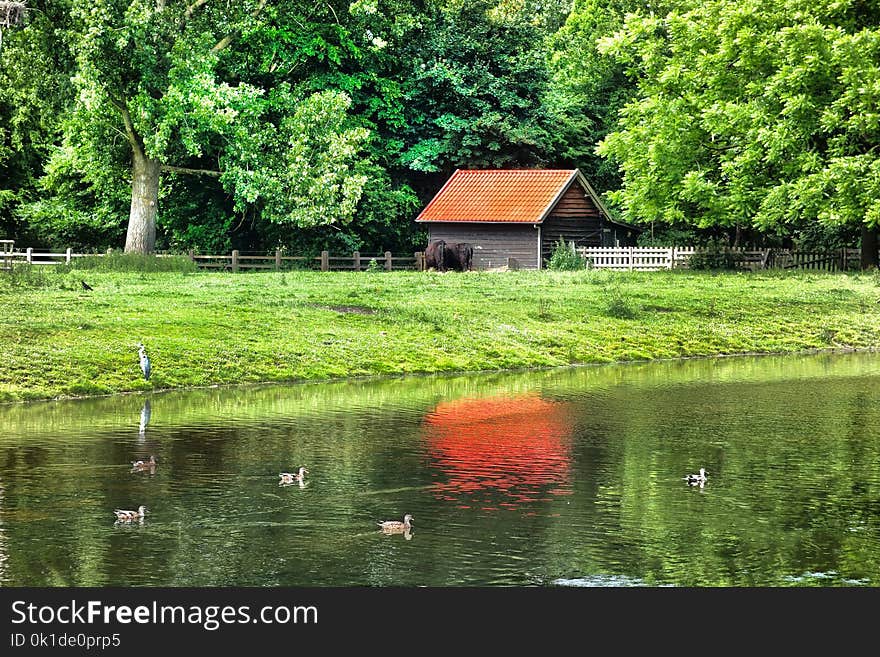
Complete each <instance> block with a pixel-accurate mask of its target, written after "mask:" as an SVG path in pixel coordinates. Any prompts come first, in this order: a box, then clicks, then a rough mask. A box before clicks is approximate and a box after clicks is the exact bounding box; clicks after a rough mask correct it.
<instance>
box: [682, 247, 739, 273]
mask: <svg viewBox="0 0 880 657" xmlns="http://www.w3.org/2000/svg"><path fill="white" fill-rule="evenodd" d="M742 261H743V254H742V253H739V252H738V251H732V250H730V249H729V248H728V247H726V246H724V245H722V244H720V243H718V242H710V243H709V245H708V246H706V247H705V248H702V249H698V250H697V251H696V252H695V253H694V254H693V255H692V256H691V257H690V258H688V268H689V269H737V268H738V267H739V266H740V264H741V263H742Z"/></svg>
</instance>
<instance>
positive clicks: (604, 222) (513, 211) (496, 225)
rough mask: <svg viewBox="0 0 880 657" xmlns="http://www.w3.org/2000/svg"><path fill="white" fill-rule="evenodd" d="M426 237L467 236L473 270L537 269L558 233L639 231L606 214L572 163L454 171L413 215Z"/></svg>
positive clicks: (622, 240) (626, 235)
mask: <svg viewBox="0 0 880 657" xmlns="http://www.w3.org/2000/svg"><path fill="white" fill-rule="evenodd" d="M416 222H418V223H421V224H424V225H425V226H427V228H428V239H429V241H434V240H445V241H446V242H468V243H469V244H471V245H473V247H474V260H473V267H474V269H491V268H493V267H503V266H505V265H509V264H510V265H513V266H517V267H521V268H524V269H541V268H543V267H544V266H546V263H547V260H549V259H550V255H551V253H552V252H553V247H554V246H555V245H556V243H557V242H558V241H559V238H560V237H562V238H565V240H566V241H567V242H574V243H575V245H576V246H579V247H580V246H631V245H634V244H635V240H636V237H637V235H638V233H639V232H640V229H638V228H636V227H634V226H629V225H627V224H624V223H621V222H619V221H616V220H614V219H612V218H611V214H610V213H609V212H608V210H607V208H605V206H604V205H603V204H602V201H601V200H600V199H599V196H598V194H596V192H595V191H594V190H593V188H592V187H591V186H590V184H589V183H588V182H587V179H586V178H584V176H583V174H582V173H581V172H580V170H578V169H498V170H466V169H459V170H457V171H456V172H455V173H454V174H452V177H451V178H449V180H448V181H446V184H445V185H443V187H442V188H441V189H440V191H439V192H437V195H436V196H434V198H433V199H431V202H430V203H428V205H427V206H426V207H425V209H424V210H422V212H421V213H420V214H419V216H418V217H417V218H416Z"/></svg>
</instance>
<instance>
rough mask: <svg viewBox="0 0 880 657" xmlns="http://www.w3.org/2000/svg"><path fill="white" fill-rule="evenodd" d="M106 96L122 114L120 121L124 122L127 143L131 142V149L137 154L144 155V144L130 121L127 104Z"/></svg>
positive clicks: (108, 95)
mask: <svg viewBox="0 0 880 657" xmlns="http://www.w3.org/2000/svg"><path fill="white" fill-rule="evenodd" d="M107 97H108V98H109V99H110V102H111V103H112V104H113V106H114V107H115V108H116V109H118V110H119V113H120V114H121V115H122V122H123V123H124V124H125V136H126V138H127V139H128V143H129V144H131V147H132V149H133V150H134V151H135V153H137V154H138V155H139V156H141V157H144V145H143V143H141V138H140V136H139V135H138V133H137V131H136V130H135V129H134V124H133V123H132V122H131V114H129V112H128V106H127V105H126V104H125V101H124V100H121V99H119V98H114V97H113V96H111V95H110V94H107Z"/></svg>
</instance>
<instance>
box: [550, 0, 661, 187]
mask: <svg viewBox="0 0 880 657" xmlns="http://www.w3.org/2000/svg"><path fill="white" fill-rule="evenodd" d="M647 4H648V3H647V2H646V1H645V0H575V2H574V5H573V7H572V9H571V13H569V15H568V17H567V19H566V21H565V24H564V25H563V26H562V27H561V28H560V29H559V30H558V31H557V32H555V33H554V34H553V35H552V36H551V37H550V38H549V39H548V46H547V60H548V66H549V69H550V75H551V78H550V84H549V86H548V89H547V92H546V94H545V97H544V99H543V105H544V109H545V111H546V112H547V114H548V115H549V116H550V117H552V119H553V123H554V125H553V130H552V133H553V135H554V145H553V152H554V154H555V157H556V158H557V159H558V160H559V161H560V162H561V163H565V164H566V165H567V166H574V167H578V168H580V169H581V170H583V171H584V173H585V175H586V176H587V178H589V179H590V181H591V183H592V184H593V185H594V186H595V187H596V188H598V189H600V190H612V189H617V188H618V187H620V174H619V172H618V170H617V167H616V166H614V163H613V162H610V161H608V160H606V159H603V158H601V157H599V156H598V155H597V154H596V146H597V144H598V143H599V142H600V141H601V140H602V139H603V138H604V137H605V136H606V135H607V134H608V132H610V131H611V130H612V129H614V127H615V126H616V123H617V114H618V112H619V111H620V108H621V107H623V106H624V105H625V104H626V103H627V102H628V101H630V100H631V99H632V97H633V96H634V95H635V91H636V83H637V78H636V77H635V76H633V75H629V74H628V68H629V67H628V65H627V64H626V63H625V62H621V61H615V60H614V59H613V58H611V57H607V56H605V55H603V54H601V53H600V52H599V50H598V41H599V40H600V39H602V38H605V37H608V36H611V35H612V34H614V33H615V32H616V31H618V30H619V29H621V28H622V27H623V21H624V16H625V15H626V14H627V13H628V12H633V11H637V10H639V9H645V8H646V7H647ZM651 6H652V7H655V8H656V6H657V5H656V3H651Z"/></svg>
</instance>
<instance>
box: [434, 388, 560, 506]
mask: <svg viewBox="0 0 880 657" xmlns="http://www.w3.org/2000/svg"><path fill="white" fill-rule="evenodd" d="M424 426H425V436H426V439H427V442H428V454H429V456H430V458H431V460H432V466H433V467H435V468H436V470H437V471H436V472H435V474H434V476H435V477H437V478H438V479H441V480H442V481H441V482H438V483H437V485H436V486H435V488H434V491H435V494H436V495H437V496H438V497H439V498H441V499H444V500H449V501H458V502H460V503H461V504H460V506H462V507H464V508H468V507H469V506H471V505H474V506H482V507H483V508H494V506H493V505H496V504H497V506H501V507H507V508H516V507H519V506H520V505H521V504H523V503H528V502H535V501H545V500H547V499H548V497H547V495H548V494H551V495H569V494H571V487H570V476H571V450H570V448H571V430H572V420H571V416H570V413H569V412H568V409H567V406H566V405H565V404H562V403H558V402H551V401H547V400H544V399H541V398H540V397H538V396H537V395H525V396H519V397H491V398H488V399H458V400H455V401H452V402H442V403H440V404H438V405H437V407H436V408H435V409H434V410H433V411H432V412H431V413H429V414H428V415H426V416H425V420H424ZM486 505H488V506H486Z"/></svg>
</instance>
